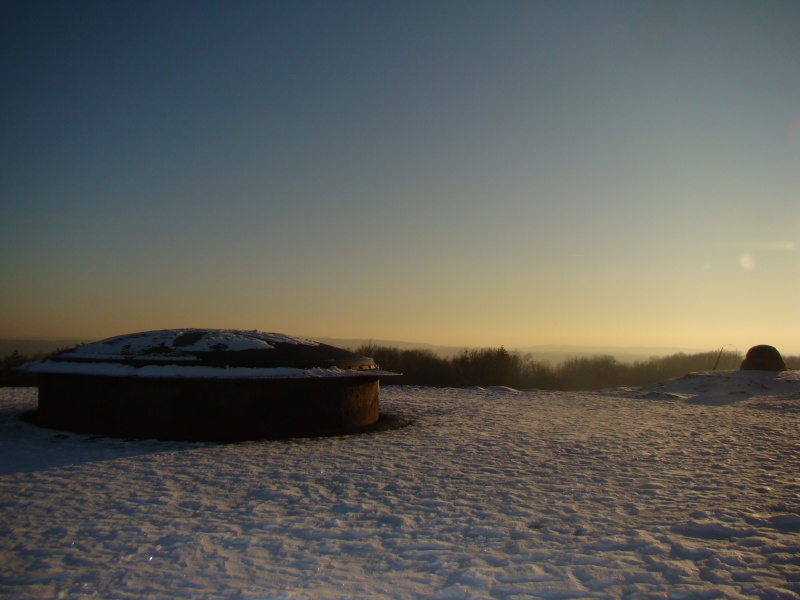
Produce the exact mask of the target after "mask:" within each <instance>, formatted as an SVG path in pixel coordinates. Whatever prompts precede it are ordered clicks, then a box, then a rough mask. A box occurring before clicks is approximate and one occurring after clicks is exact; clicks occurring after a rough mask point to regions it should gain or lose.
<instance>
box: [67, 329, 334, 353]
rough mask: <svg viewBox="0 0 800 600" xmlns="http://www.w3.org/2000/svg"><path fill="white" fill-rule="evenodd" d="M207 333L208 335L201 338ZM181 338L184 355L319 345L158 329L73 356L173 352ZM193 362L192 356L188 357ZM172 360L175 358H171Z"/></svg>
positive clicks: (275, 336) (254, 334) (263, 335)
mask: <svg viewBox="0 0 800 600" xmlns="http://www.w3.org/2000/svg"><path fill="white" fill-rule="evenodd" d="M203 334H208V335H203ZM182 338H183V339H184V340H185V342H184V343H182V344H181V345H180V346H178V347H179V348H180V351H183V352H210V351H211V350H213V349H214V348H213V346H215V345H217V344H220V343H222V344H224V345H225V346H226V350H230V351H240V350H270V349H272V348H274V346H273V345H272V344H278V343H281V344H301V345H305V346H318V345H319V342H315V341H313V340H309V339H306V338H301V337H296V336H291V335H285V334H282V333H268V332H263V331H258V330H252V331H243V330H240V329H158V330H154V331H143V332H141V333H134V334H128V335H122V336H118V337H112V338H107V339H105V340H100V341H99V342H94V343H92V344H86V345H83V346H78V347H76V348H74V349H73V351H72V353H71V354H72V355H73V356H75V357H76V358H83V359H116V360H123V359H128V358H131V357H134V358H135V357H137V356H139V355H141V354H142V353H143V352H146V351H147V350H148V349H151V348H157V347H159V346H162V345H163V346H164V347H166V348H169V349H170V350H173V351H174V350H176V346H177V345H176V344H175V341H176V340H180V339H182ZM190 358H191V359H193V358H194V357H190ZM170 359H171V360H172V359H174V357H170Z"/></svg>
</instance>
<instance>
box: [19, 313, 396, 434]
mask: <svg viewBox="0 0 800 600" xmlns="http://www.w3.org/2000/svg"><path fill="white" fill-rule="evenodd" d="M22 369H23V370H24V371H27V372H30V373H35V374H37V375H38V377H39V406H38V410H37V411H36V412H35V413H34V415H33V416H32V420H33V421H35V422H36V423H39V424H41V425H44V426H47V427H55V428H58V429H67V430H72V431H78V432H82V433H96V434H103V435H112V436H122V437H138V438H157V439H172V440H208V441H237V440H251V439H263V438H280V437H291V436H303V435H325V434H331V433H347V432H352V431H357V430H359V429H362V428H365V427H369V426H370V425H373V424H374V423H376V421H377V420H378V417H379V406H378V390H379V378H380V377H382V376H388V375H395V373H390V372H388V371H383V370H381V369H380V368H379V367H378V365H376V364H375V362H374V361H373V360H372V359H371V358H368V357H365V356H359V355H358V354H355V353H353V352H350V351H348V350H344V349H342V348H337V347H335V346H330V345H328V344H323V343H320V342H316V341H313V340H309V339H306V338H300V337H293V336H288V335H284V334H278V333H265V332H261V331H242V330H234V329H164V330H158V331H146V332H141V333H132V334H128V335H122V336H117V337H112V338H108V339H104V340H100V341H98V342H94V343H91V344H86V345H82V346H78V347H76V348H72V349H70V350H65V351H63V352H60V353H58V354H55V355H53V356H50V357H48V358H46V359H44V360H41V361H38V362H34V363H29V364H28V365H25V366H24V367H22Z"/></svg>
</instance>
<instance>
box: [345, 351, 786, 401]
mask: <svg viewBox="0 0 800 600" xmlns="http://www.w3.org/2000/svg"><path fill="white" fill-rule="evenodd" d="M355 352H357V353H358V354H361V355H363V356H369V357H371V358H373V359H374V360H375V362H376V363H378V364H379V365H380V366H381V368H383V369H386V370H389V371H394V372H396V373H402V375H401V376H399V377H393V378H391V379H386V380H385V383H386V384H387V385H421V386H430V387H468V386H480V387H487V386H508V387H512V388H516V389H527V388H536V389H543V390H563V391H569V390H598V389H604V388H611V387H620V386H640V385H647V384H650V383H657V382H659V381H663V380H665V379H671V378H673V377H680V376H682V375H686V374H687V373H692V372H696V371H712V370H718V371H722V370H730V369H738V368H739V366H740V365H741V363H742V358H743V357H742V354H741V353H739V352H734V351H728V350H717V351H712V352H702V353H698V354H684V353H682V352H680V353H677V354H672V355H669V356H663V357H652V358H649V359H647V360H644V361H636V362H633V363H622V362H620V361H618V360H617V359H616V358H614V357H613V356H612V355H608V354H602V355H595V356H577V357H572V358H567V359H565V360H563V361H562V362H560V363H558V364H556V365H551V364H549V363H546V362H539V361H536V360H534V359H533V358H532V357H531V356H530V355H523V354H520V353H519V352H509V351H508V350H506V349H505V348H504V347H502V346H501V347H500V348H482V349H465V350H464V351H462V352H461V353H460V354H458V355H456V356H453V357H451V358H443V357H441V356H438V355H436V354H435V353H434V352H433V351H431V350H427V349H414V350H401V349H399V348H394V347H389V346H380V345H375V344H366V345H363V346H360V347H358V348H356V349H355ZM784 360H785V362H786V366H787V367H788V368H790V369H797V368H800V356H786V357H784Z"/></svg>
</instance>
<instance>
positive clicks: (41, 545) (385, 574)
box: [0, 372, 800, 600]
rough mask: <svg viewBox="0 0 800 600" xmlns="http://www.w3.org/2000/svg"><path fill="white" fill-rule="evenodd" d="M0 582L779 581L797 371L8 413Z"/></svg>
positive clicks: (757, 593) (552, 593) (276, 592)
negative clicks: (171, 424) (285, 402)
mask: <svg viewBox="0 0 800 600" xmlns="http://www.w3.org/2000/svg"><path fill="white" fill-rule="evenodd" d="M36 398H37V391H36V389H35V388H4V389H0V596H2V597H8V598H56V597H102V598H167V597H183V598H190V597H191V598H194V597H202V598H237V599H251V598H252V599H255V598H259V599H276V600H277V599H294V598H439V599H466V598H610V597H637V598H639V597H641V598H648V597H652V598H721V597H725V598H746V597H747V598H749V597H768V598H798V597H800V436H799V435H798V434H799V433H800V426H799V425H800V374H798V373H796V372H784V373H780V374H776V373H762V372H716V373H699V374H692V375H691V376H687V377H683V378H678V379H675V380H671V381H667V382H663V383H661V384H658V385H655V386H646V387H642V388H624V389H614V390H604V391H600V392H591V393H574V392H545V391H537V390H510V389H508V388H491V389H480V388H473V389H434V388H418V387H400V386H388V387H384V388H382V390H381V407H382V411H384V412H385V413H389V414H393V415H398V416H403V417H405V418H408V419H411V420H412V421H413V422H412V424H411V425H409V426H407V427H404V428H400V429H394V430H390V431H383V432H373V433H369V434H363V435H353V436H342V437H329V438H311V439H292V440H285V441H278V442H275V441H272V442H247V443H239V444H210V443H202V444H201V443H178V442H156V441H153V440H121V439H111V438H102V437H97V436H88V435H79V434H73V433H66V432H60V431H55V430H47V429H40V428H37V427H36V426H34V425H31V424H29V423H27V422H25V421H21V420H20V419H19V417H20V415H21V414H22V413H23V412H24V411H27V410H31V409H33V408H34V407H35V405H36Z"/></svg>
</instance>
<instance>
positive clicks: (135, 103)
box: [0, 0, 800, 353]
mask: <svg viewBox="0 0 800 600" xmlns="http://www.w3.org/2000/svg"><path fill="white" fill-rule="evenodd" d="M799 27H800V2H795V1H785V2H777V1H773V2H769V1H764V2H755V1H752V2H736V1H720V2H715V1H691V2H645V1H635V2H602V1H587V2H581V1H570V2H559V1H553V2H535V1H511V0H509V1H485V2H484V1H470V0H462V1H457V2H456V1H453V2H448V1H439V2H429V1H421V2H414V1H395V2H380V1H367V0H364V1H361V2H348V1H336V2H330V1H324V2H302V1H298V2H295V1H292V2H235V1H233V2H227V1H226V2H223V1H219V2H204V1H187V2H183V1H172V2H160V1H159V2H147V1H130V2H123V1H115V2H106V1H96V2H82V1H73V2H61V1H59V2H43V1H25V2H13V1H12V2H4V3H3V4H2V7H0V32H1V38H0V44H1V46H0V61H1V62H0V65H1V68H2V71H1V74H2V86H0V103H2V104H1V105H0V127H1V129H0V152H2V156H0V206H1V207H2V222H0V281H2V294H0V337H31V336H40V337H41V336H44V337H60V336H77V337H83V338H85V339H86V340H87V341H89V340H92V339H98V338H101V337H106V336H110V335H116V334H120V333H129V332H133V331H140V330H146V329H158V328H170V327H191V326H197V327H235V328H247V329H262V330H266V331H277V332H283V333H289V334H294V335H309V336H316V337H326V336H330V337H350V338H354V337H364V338H373V339H403V340H414V341H425V342H431V343H438V344H453V345H470V346H472V345H476V346H483V345H489V346H499V345H501V344H504V345H505V346H507V347H515V346H523V345H530V344H549V343H556V344H562V343H563V344H597V345H646V346H675V347H685V348H708V349H711V348H718V347H720V346H722V345H723V344H733V345H735V346H736V347H738V348H739V349H741V350H746V348H747V347H749V346H751V345H754V344H757V343H770V344H774V345H777V346H778V347H779V348H781V350H783V351H784V352H787V351H788V352H795V353H797V352H800V262H799V261H798V242H800V60H798V57H800V29H799Z"/></svg>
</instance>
